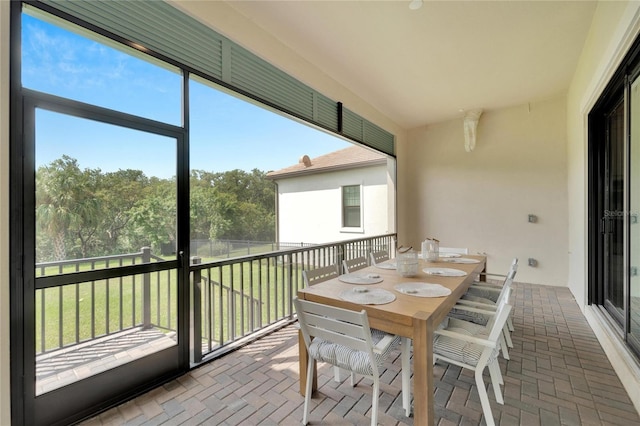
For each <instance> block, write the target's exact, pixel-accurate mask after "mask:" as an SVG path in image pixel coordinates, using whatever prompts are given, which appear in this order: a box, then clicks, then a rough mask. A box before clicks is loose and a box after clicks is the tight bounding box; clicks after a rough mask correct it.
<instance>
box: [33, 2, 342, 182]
mask: <svg viewBox="0 0 640 426" xmlns="http://www.w3.org/2000/svg"><path fill="white" fill-rule="evenodd" d="M23 18H24V19H23V53H22V54H23V61H22V67H23V70H22V79H23V85H24V86H25V87H28V88H31V89H35V90H39V91H43V92H47V93H53V94H55V95H59V96H63V97H67V98H71V99H75V100H79V101H82V102H87V103H92V104H96V105H99V106H103V107H107V108H111V109H117V110H120V111H124V112H127V113H131V114H136V115H141V116H144V117H147V118H152V119H154V120H158V121H163V122H167V123H170V124H175V125H180V95H181V93H180V92H181V77H180V75H179V74H177V73H176V72H175V70H168V69H164V68H160V67H158V66H157V65H152V64H150V63H148V62H146V61H144V60H141V59H139V58H137V57H134V56H131V55H128V54H125V53H123V52H121V51H118V50H115V49H113V48H111V47H109V46H106V45H104V44H100V43H98V42H96V41H93V40H90V39H87V38H84V37H81V36H79V35H76V34H75V33H72V32H70V31H67V30H63V29H60V28H58V27H55V26H53V25H51V24H49V23H46V22H44V21H41V20H38V19H36V18H33V17H31V16H28V15H23ZM190 98H191V105H190V111H191V145H190V150H191V158H190V163H191V168H192V169H202V170H206V171H216V172H217V171H226V170H232V169H242V170H247V171H249V170H252V169H254V168H257V169H260V170H263V171H269V170H277V169H280V168H283V167H287V166H289V165H292V164H295V163H296V162H297V161H298V159H299V158H300V157H301V156H302V155H304V154H307V155H309V156H310V157H312V158H313V157H316V156H319V155H322V154H326V153H328V152H332V151H335V150H338V149H341V148H344V147H346V146H349V142H346V141H344V140H342V139H340V138H337V137H334V136H331V135H328V134H326V133H324V132H322V131H319V130H316V129H313V128H311V127H309V126H306V125H303V124H300V123H297V122H295V121H293V120H291V119H289V118H285V117H282V116H280V115H278V114H275V113H272V112H270V111H267V110H265V109H263V108H260V107H257V106H255V105H252V104H250V103H248V102H246V101H243V100H240V99H237V98H235V97H233V96H231V95H228V94H226V93H224V92H222V91H219V90H215V89H213V88H212V87H210V86H208V85H204V84H201V83H197V82H191V84H190ZM62 154H66V155H69V156H71V157H73V158H76V159H77V160H78V162H79V164H80V166H81V167H82V168H100V169H101V170H103V171H105V172H107V171H115V170H118V169H128V168H132V169H140V170H143V171H144V172H145V173H146V174H147V175H148V176H158V177H163V178H167V177H171V176H172V175H174V174H175V145H174V143H173V141H172V140H168V139H166V138H161V137H158V136H154V135H148V134H143V133H140V132H134V131H131V130H127V129H121V128H116V127H114V126H109V125H104V124H100V123H94V122H90V121H88V120H82V119H77V118H72V117H65V116H62V115H60V114H55V113H50V112H46V111H40V112H38V116H37V133H36V164H37V166H40V165H43V164H47V163H49V162H51V161H53V160H55V159H57V158H60V157H61V156H62Z"/></svg>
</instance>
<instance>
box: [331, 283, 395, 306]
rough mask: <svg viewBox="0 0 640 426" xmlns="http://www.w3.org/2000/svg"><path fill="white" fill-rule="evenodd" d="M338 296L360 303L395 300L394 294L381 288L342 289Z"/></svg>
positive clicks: (379, 302)
mask: <svg viewBox="0 0 640 426" xmlns="http://www.w3.org/2000/svg"><path fill="white" fill-rule="evenodd" d="M340 298H341V299H342V300H346V301H347V302H352V303H359V304H361V305H384V304H385V303H391V302H393V301H394V300H396V295H395V294H393V293H391V292H390V291H389V290H385V289H383V288H359V287H356V288H350V289H346V290H342V292H341V293H340Z"/></svg>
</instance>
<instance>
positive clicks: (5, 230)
mask: <svg viewBox="0 0 640 426" xmlns="http://www.w3.org/2000/svg"><path fill="white" fill-rule="evenodd" d="M9 321H10V318H9V2H8V1H0V425H9V424H11V420H10V419H11V410H10V406H11V393H10V387H9V385H10V377H9Z"/></svg>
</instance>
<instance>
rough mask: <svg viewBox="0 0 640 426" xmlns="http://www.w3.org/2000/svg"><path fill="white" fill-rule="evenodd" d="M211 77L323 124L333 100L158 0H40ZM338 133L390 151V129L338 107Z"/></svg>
mask: <svg viewBox="0 0 640 426" xmlns="http://www.w3.org/2000/svg"><path fill="white" fill-rule="evenodd" d="M40 2H41V3H44V4H47V5H49V6H51V7H53V8H55V9H58V10H60V11H62V12H65V13H68V14H69V15H71V16H74V17H76V18H79V19H81V20H82V21H85V22H87V23H89V24H91V25H95V26H96V27H99V28H102V29H104V30H106V31H108V32H110V33H112V34H114V35H116V36H118V37H121V38H123V39H124V40H127V41H129V42H133V43H137V44H140V45H142V46H144V47H145V48H147V49H149V50H151V51H154V52H156V53H158V54H160V55H162V56H164V57H166V58H169V59H171V60H172V61H175V62H177V63H179V64H182V65H183V66H184V67H186V68H187V69H189V70H191V71H194V72H196V73H198V74H200V75H202V76H204V77H207V78H210V79H212V80H214V81H217V82H221V83H224V84H225V85H226V86H228V87H230V88H232V89H235V90H237V91H239V92H240V93H243V94H246V95H248V96H250V97H252V98H254V99H256V100H258V101H260V102H263V103H264V104H267V105H270V106H272V107H275V108H277V109H280V110H282V111H284V112H286V113H289V114H292V115H294V116H296V117H299V118H301V119H303V120H306V121H308V122H310V123H313V124H316V125H319V126H321V127H323V128H325V129H327V130H331V131H333V132H335V133H340V129H338V122H339V120H338V113H339V112H338V111H339V109H338V105H337V102H335V101H332V100H331V99H329V98H327V97H326V96H324V95H322V94H321V93H319V92H317V91H316V90H314V89H312V88H310V87H309V86H307V85H305V84H303V83H302V82H300V81H298V80H296V79H294V78H293V77H291V76H289V75H288V74H286V73H284V72H283V71H281V70H279V69H278V68H276V67H274V66H273V65H271V64H269V63H268V62H266V61H264V60H262V59H261V58H259V57H257V56H256V55H254V54H252V53H251V52H249V51H248V50H246V49H244V48H243V47H241V46H240V45H238V44H236V43H234V42H233V41H231V40H229V39H227V38H226V37H224V36H222V35H220V34H218V33H217V32H215V31H214V30H212V29H211V28H209V27H207V26H206V25H204V24H202V23H201V22H199V21H198V20H196V19H194V18H192V17H190V16H188V15H186V14H185V13H183V12H181V11H180V10H178V9H176V8H175V7H173V6H171V5H170V4H168V3H165V2H164V1H149V0H147V1H113V0H106V1H105V0H85V1H82V0H79V1H69V0H40ZM343 111H344V113H343V131H342V134H343V135H344V136H347V137H349V138H351V139H353V140H355V141H357V142H361V143H363V144H365V145H368V146H370V147H372V148H375V149H377V150H379V151H382V152H384V153H386V154H390V155H395V147H394V138H393V135H392V134H390V133H389V132H386V131H385V130H383V129H381V128H379V127H378V126H376V125H375V124H373V123H371V122H369V121H367V120H365V119H363V118H362V117H360V116H358V115H357V114H355V113H353V112H350V111H348V110H346V109H343Z"/></svg>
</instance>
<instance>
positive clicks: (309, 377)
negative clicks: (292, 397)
mask: <svg viewBox="0 0 640 426" xmlns="http://www.w3.org/2000/svg"><path fill="white" fill-rule="evenodd" d="M315 364H316V360H315V359H314V358H311V357H309V360H308V365H307V389H306V391H305V393H304V414H303V417H302V424H303V425H306V424H307V417H309V404H310V403H311V392H312V390H311V388H312V386H313V366H314V365H315Z"/></svg>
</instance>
